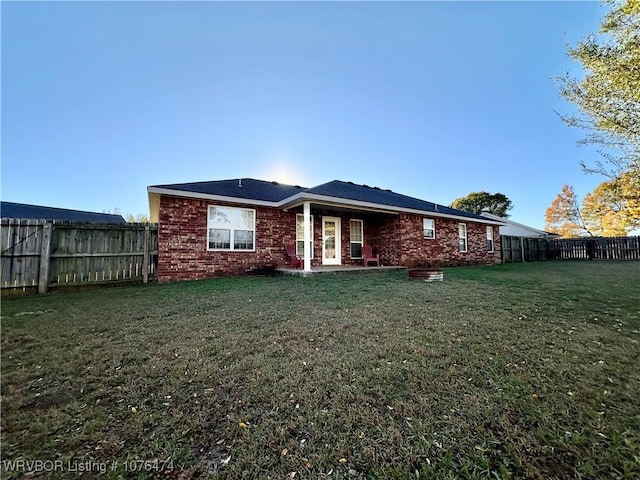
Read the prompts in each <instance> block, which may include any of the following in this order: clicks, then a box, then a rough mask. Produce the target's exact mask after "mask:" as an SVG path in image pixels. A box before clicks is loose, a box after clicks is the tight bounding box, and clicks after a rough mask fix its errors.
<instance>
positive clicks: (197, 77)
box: [1, 2, 606, 228]
mask: <svg viewBox="0 0 640 480" xmlns="http://www.w3.org/2000/svg"><path fill="white" fill-rule="evenodd" d="M1 8H2V12H1V13H2V139H1V141H2V144H1V146H2V199H3V200H7V201H15V202H23V203H33V204H42V205H49V206H57V207H64V208H76V209H83V210H94V211H103V210H105V209H110V210H113V209H114V208H116V207H117V208H119V209H120V210H121V211H122V212H123V213H128V212H131V213H146V212H147V211H148V206H147V194H146V187H147V186H148V185H154V184H162V183H177V182H190V181H204V180H217V179H227V178H238V177H253V178H261V179H265V180H279V181H282V182H287V183H296V184H301V185H303V186H314V185H317V184H320V183H324V182H327V181H330V180H333V179H340V180H350V181H353V182H356V183H363V184H368V185H371V186H379V187H383V188H390V189H392V190H394V191H396V192H399V193H404V194H407V195H411V196H415V197H419V198H422V199H425V200H429V201H434V202H438V203H441V204H449V203H450V202H451V201H453V200H454V199H455V198H456V197H460V196H464V195H466V194H468V193H470V192H472V191H482V190H485V191H489V192H492V193H494V192H501V193H504V194H506V195H507V196H508V197H509V198H511V200H512V201H513V203H514V205H515V207H514V209H513V210H512V211H511V214H512V218H513V219H514V220H516V221H518V222H522V223H526V224H529V225H531V226H534V227H538V228H541V227H542V226H543V224H544V211H545V209H546V208H547V207H548V206H549V204H550V203H551V201H552V200H553V198H554V197H555V196H556V195H557V194H558V193H559V192H560V189H561V187H562V185H563V184H565V183H570V184H573V185H574V186H575V189H576V193H578V194H579V195H584V194H585V193H588V192H589V191H590V190H592V189H593V188H594V187H595V186H596V185H597V184H598V183H600V182H601V181H602V180H603V179H602V178H600V177H597V176H593V175H584V174H583V173H582V171H581V170H580V166H579V163H580V161H581V160H586V161H590V160H595V159H597V158H598V155H597V154H596V153H595V151H594V150H589V149H586V148H579V147H577V146H576V141H577V140H578V139H580V138H581V137H582V135H583V132H580V131H579V130H572V129H569V128H568V127H567V126H565V125H564V124H563V123H562V122H561V121H560V119H559V118H558V116H557V115H556V113H554V111H561V112H569V111H572V110H573V106H572V105H570V104H567V103H566V102H564V101H563V100H562V99H561V98H560V97H559V94H558V90H557V86H556V85H555V83H554V81H553V77H555V76H556V75H558V74H562V73H563V72H565V71H568V70H569V71H572V72H575V73H576V74H578V75H579V74H580V73H581V71H580V70H579V66H578V65H575V64H572V63H571V62H570V60H569V59H568V58H567V56H566V45H567V44H575V42H576V41H577V40H579V39H581V38H584V37H585V36H586V35H588V34H589V33H592V32H596V31H597V29H598V26H599V22H600V19H601V17H602V16H603V15H604V13H605V12H606V9H605V8H604V7H603V6H601V4H600V3H597V2H530V3H524V2H495V3H490V2H471V3H453V2H406V3H405V2H403V3H378V2H376V3H372V2H354V3H336V2H330V3H327V2H321V3H289V2H285V3H271V2H257V3H254V2H250V3H249V2H233V3H230V2H189V3H187V2H183V3H180V2H141V3H132V2H100V3H98V2H47V3H13V2H2V7H1Z"/></svg>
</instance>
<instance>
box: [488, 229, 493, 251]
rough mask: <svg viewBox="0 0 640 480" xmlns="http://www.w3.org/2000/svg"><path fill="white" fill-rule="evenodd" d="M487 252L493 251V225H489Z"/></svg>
mask: <svg viewBox="0 0 640 480" xmlns="http://www.w3.org/2000/svg"><path fill="white" fill-rule="evenodd" d="M487 252H489V253H493V227H487Z"/></svg>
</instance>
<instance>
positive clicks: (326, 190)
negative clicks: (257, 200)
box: [306, 180, 487, 222]
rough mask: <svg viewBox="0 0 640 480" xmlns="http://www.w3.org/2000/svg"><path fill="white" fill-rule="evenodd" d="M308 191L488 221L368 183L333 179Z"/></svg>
mask: <svg viewBox="0 0 640 480" xmlns="http://www.w3.org/2000/svg"><path fill="white" fill-rule="evenodd" d="M306 193H313V194H316V195H324V196H327V197H336V198H346V199H349V200H356V201H360V202H368V203H375V204H378V205H387V206H391V207H399V208H409V209H412V210H421V211H425V212H434V213H440V214H444V215H455V216H457V217H466V218H470V219H471V218H472V219H475V220H482V221H485V222H486V221H487V219H486V218H484V217H482V216H480V215H476V214H474V213H469V212H465V211H463V210H457V209H455V208H451V207H445V206H444V205H438V204H435V203H433V202H427V201H425V200H420V199H419V198H413V197H408V196H406V195H401V194H399V193H395V192H392V191H391V190H383V189H381V188H377V187H369V186H366V185H356V184H355V183H352V182H342V181H340V180H333V181H332V182H329V183H324V184H322V185H318V186H317V187H313V188H310V189H308V190H307V191H306Z"/></svg>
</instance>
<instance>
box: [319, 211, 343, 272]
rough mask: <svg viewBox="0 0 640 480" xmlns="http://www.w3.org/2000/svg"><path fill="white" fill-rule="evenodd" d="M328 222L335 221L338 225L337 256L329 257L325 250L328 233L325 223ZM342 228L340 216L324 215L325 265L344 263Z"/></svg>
mask: <svg viewBox="0 0 640 480" xmlns="http://www.w3.org/2000/svg"><path fill="white" fill-rule="evenodd" d="M326 222H334V223H335V225H336V231H335V258H327V255H326V251H325V244H326V241H327V238H328V237H327V234H326V229H325V225H326ZM341 237H342V229H341V225H340V218H339V217H322V264H323V265H342V244H341V241H340V240H341Z"/></svg>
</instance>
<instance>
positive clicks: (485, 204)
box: [451, 192, 513, 218]
mask: <svg viewBox="0 0 640 480" xmlns="http://www.w3.org/2000/svg"><path fill="white" fill-rule="evenodd" d="M451 206H452V207H453V208H457V209H458V210H464V211H465V212H471V213H476V214H478V215H480V214H482V213H493V214H494V215H498V216H500V217H504V218H507V217H508V216H509V215H508V214H507V212H508V211H509V210H511V209H512V208H513V204H512V203H511V200H509V198H508V197H507V196H506V195H504V194H503V193H488V192H471V193H470V194H469V195H467V196H466V197H460V198H456V199H455V200H454V201H453V202H452V203H451Z"/></svg>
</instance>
